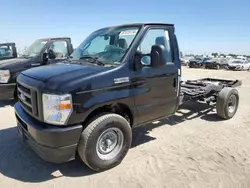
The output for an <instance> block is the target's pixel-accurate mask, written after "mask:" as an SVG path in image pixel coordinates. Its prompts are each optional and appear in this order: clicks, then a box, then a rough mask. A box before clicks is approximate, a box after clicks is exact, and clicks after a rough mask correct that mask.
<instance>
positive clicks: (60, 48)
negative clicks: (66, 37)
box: [49, 41, 68, 59]
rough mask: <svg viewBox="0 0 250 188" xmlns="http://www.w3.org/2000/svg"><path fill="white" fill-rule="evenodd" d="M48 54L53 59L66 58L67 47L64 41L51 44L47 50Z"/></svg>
mask: <svg viewBox="0 0 250 188" xmlns="http://www.w3.org/2000/svg"><path fill="white" fill-rule="evenodd" d="M49 54H52V56H53V59H63V58H66V57H67V56H68V46H67V42H66V41H55V42H52V44H51V46H50V48H49Z"/></svg>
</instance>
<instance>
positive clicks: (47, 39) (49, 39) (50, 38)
mask: <svg viewBox="0 0 250 188" xmlns="http://www.w3.org/2000/svg"><path fill="white" fill-rule="evenodd" d="M61 39H67V40H71V38H70V37H49V38H40V39H38V40H44V41H51V40H61Z"/></svg>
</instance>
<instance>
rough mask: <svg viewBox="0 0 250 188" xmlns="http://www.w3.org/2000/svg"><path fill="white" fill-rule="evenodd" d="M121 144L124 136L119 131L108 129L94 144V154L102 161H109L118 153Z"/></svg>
mask: <svg viewBox="0 0 250 188" xmlns="http://www.w3.org/2000/svg"><path fill="white" fill-rule="evenodd" d="M123 142H124V136H123V133H122V132H121V130H120V129H118V128H109V129H107V130H105V131H104V132H103V133H102V134H101V135H100V136H99V138H98V140H97V144H96V153H97V155H98V157H99V158H100V159H102V160H111V159H113V158H115V157H116V156H117V155H118V154H119V153H120V151H121V149H122V146H123Z"/></svg>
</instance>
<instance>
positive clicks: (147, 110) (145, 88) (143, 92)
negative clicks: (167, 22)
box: [131, 27, 178, 123]
mask: <svg viewBox="0 0 250 188" xmlns="http://www.w3.org/2000/svg"><path fill="white" fill-rule="evenodd" d="M171 35H173V33H172V32H171V30H170V28H168V27H162V28H159V27H158V28H151V29H149V30H148V31H147V33H146V35H145V37H144V38H143V39H142V41H141V43H140V44H139V46H138V49H137V50H138V51H141V52H142V53H143V54H149V53H150V51H151V47H152V46H153V45H155V44H157V45H163V46H165V49H166V50H165V57H166V65H165V67H162V68H152V67H150V61H151V60H150V56H144V58H142V64H144V65H145V66H144V67H143V68H142V69H139V70H136V71H133V72H132V75H131V76H132V89H133V91H134V93H135V94H134V102H135V106H136V108H137V112H138V115H139V119H138V121H139V122H138V123H145V122H148V121H151V120H155V119H159V118H162V117H165V116H168V115H171V114H173V113H174V112H175V109H176V105H177V101H178V98H177V96H178V68H177V66H176V64H175V61H174V53H173V49H174V48H173V46H172V45H173V43H172V42H171V41H172V38H173V36H171Z"/></svg>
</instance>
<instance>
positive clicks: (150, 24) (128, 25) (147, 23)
mask: <svg viewBox="0 0 250 188" xmlns="http://www.w3.org/2000/svg"><path fill="white" fill-rule="evenodd" d="M133 26H135V27H143V26H172V27H173V26H174V24H170V23H157V22H145V23H126V24H121V25H114V26H109V27H104V28H103V29H105V28H112V27H133Z"/></svg>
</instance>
